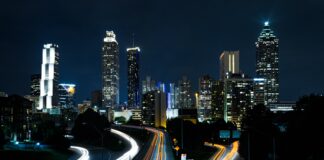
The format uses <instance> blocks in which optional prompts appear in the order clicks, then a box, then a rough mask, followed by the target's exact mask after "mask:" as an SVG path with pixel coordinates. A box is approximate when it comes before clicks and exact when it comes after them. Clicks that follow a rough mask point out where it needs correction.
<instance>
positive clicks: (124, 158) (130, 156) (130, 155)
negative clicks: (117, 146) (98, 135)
mask: <svg viewBox="0 0 324 160" xmlns="http://www.w3.org/2000/svg"><path fill="white" fill-rule="evenodd" d="M111 132H112V133H114V134H117V135H119V136H121V137H122V138H124V139H125V140H126V141H128V142H129V143H130V144H131V149H130V150H128V151H127V152H126V153H124V154H123V155H122V156H120V157H119V158H117V160H127V159H133V158H134V157H135V156H136V154H137V153H138V151H139V147H138V144H137V143H136V141H135V140H134V139H133V138H132V137H131V136H129V135H127V134H126V133H123V132H121V131H118V130H115V129H111Z"/></svg>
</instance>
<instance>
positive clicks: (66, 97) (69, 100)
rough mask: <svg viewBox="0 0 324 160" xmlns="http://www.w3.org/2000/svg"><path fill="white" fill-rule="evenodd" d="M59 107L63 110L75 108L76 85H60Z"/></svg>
mask: <svg viewBox="0 0 324 160" xmlns="http://www.w3.org/2000/svg"><path fill="white" fill-rule="evenodd" d="M58 92H59V106H60V107H61V108H65V109H67V108H75V106H76V104H75V100H74V94H75V84H66V83H60V84H59V89H58Z"/></svg>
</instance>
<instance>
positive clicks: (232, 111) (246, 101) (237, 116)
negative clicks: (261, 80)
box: [224, 74, 253, 128]
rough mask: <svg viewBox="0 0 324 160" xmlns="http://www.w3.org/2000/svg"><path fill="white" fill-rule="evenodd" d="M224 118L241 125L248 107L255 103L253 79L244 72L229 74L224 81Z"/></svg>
mask: <svg viewBox="0 0 324 160" xmlns="http://www.w3.org/2000/svg"><path fill="white" fill-rule="evenodd" d="M224 92H225V94H224V120H225V121H226V122H227V121H231V122H233V123H234V124H236V126H237V128H240V127H241V122H242V118H243V116H244V114H245V113H246V110H247V108H252V105H253V95H252V94H253V80H252V79H251V78H247V77H245V75H244V74H229V75H228V78H226V79H225V81H224Z"/></svg>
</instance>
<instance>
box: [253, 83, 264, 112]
mask: <svg viewBox="0 0 324 160" xmlns="http://www.w3.org/2000/svg"><path fill="white" fill-rule="evenodd" d="M266 83H267V82H266V79H264V78H253V104H254V105H255V106H256V105H258V104H263V105H265V106H266V105H267V101H266V99H265V98H266V97H265V95H266V90H265V85H266Z"/></svg>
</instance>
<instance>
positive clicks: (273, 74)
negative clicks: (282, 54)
mask: <svg viewBox="0 0 324 160" xmlns="http://www.w3.org/2000/svg"><path fill="white" fill-rule="evenodd" d="M255 45H256V74H257V76H258V77H259V78H265V79H266V85H265V89H266V93H265V99H266V101H267V104H269V103H276V102H278V100H279V39H278V38H277V37H276V36H275V35H274V32H273V31H272V30H271V29H270V25H269V22H265V23H264V26H263V29H262V31H261V33H260V35H259V37H258V40H257V42H255Z"/></svg>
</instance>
